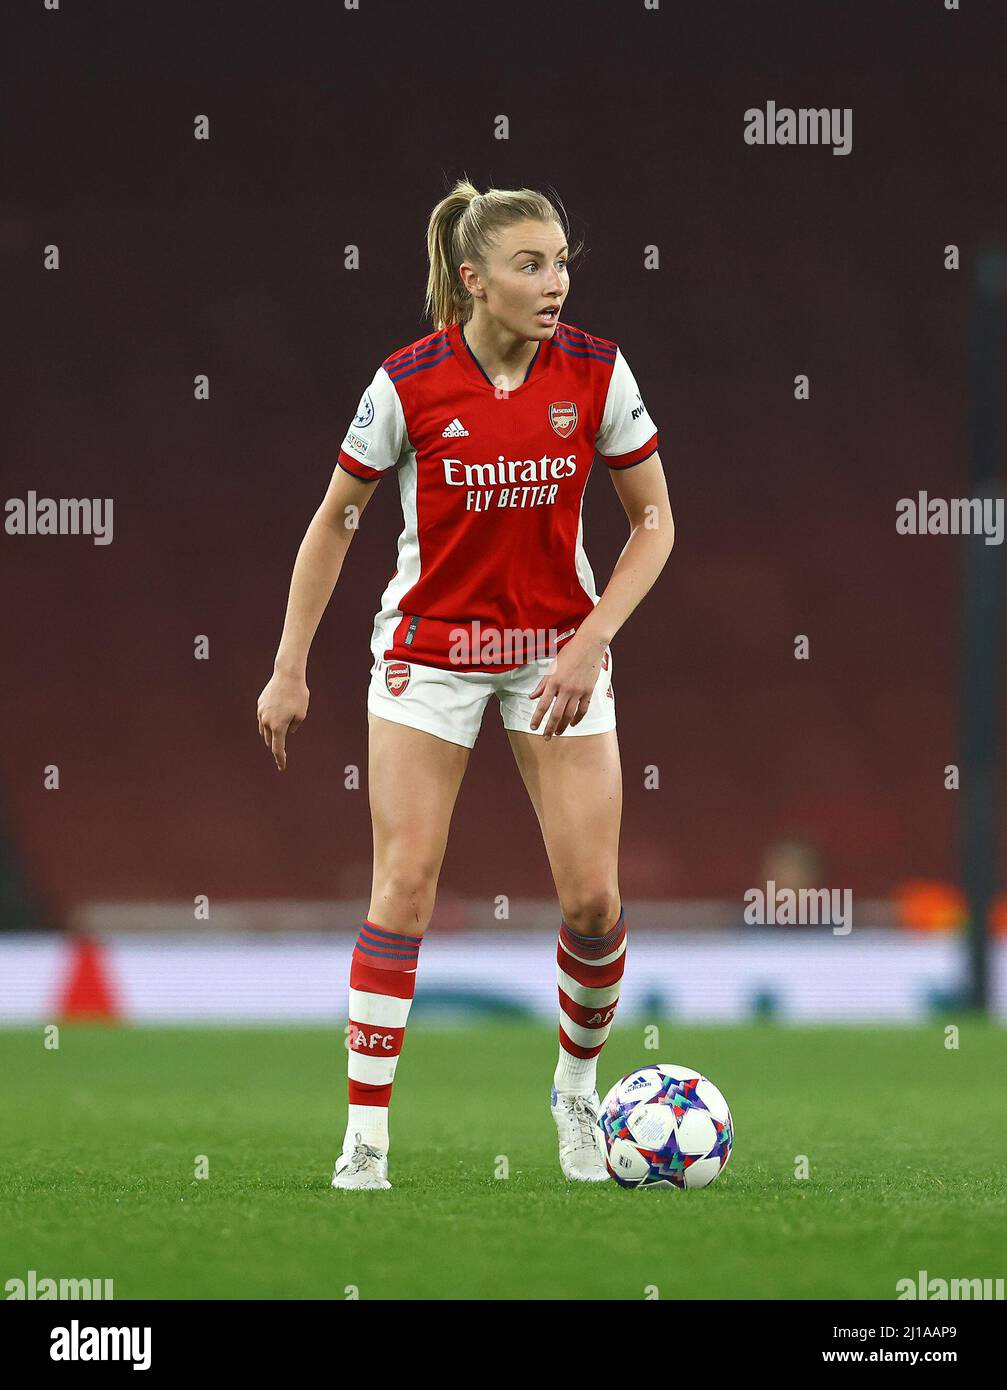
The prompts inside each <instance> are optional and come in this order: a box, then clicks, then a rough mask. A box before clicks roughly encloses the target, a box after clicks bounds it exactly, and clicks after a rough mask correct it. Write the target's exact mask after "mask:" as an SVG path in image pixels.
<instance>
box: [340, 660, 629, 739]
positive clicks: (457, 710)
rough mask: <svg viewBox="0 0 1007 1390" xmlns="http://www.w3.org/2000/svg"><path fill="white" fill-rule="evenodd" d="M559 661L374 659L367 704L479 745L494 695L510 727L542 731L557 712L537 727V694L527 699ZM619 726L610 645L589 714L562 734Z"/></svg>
mask: <svg viewBox="0 0 1007 1390" xmlns="http://www.w3.org/2000/svg"><path fill="white" fill-rule="evenodd" d="M554 664H555V658H553V657H543V658H542V659H541V660H539V661H529V662H528V663H527V665H525V666H518V667H517V668H516V669H515V670H513V671H445V670H441V668H440V667H438V666H421V665H419V663H418V662H415V661H385V660H384V659H383V658H381V659H379V660H377V661H375V663H374V665H373V666H372V667H371V683H370V686H369V688H368V691H367V708H368V709H369V710H370V712H371V713H372V714H377V715H380V717H381V718H382V719H391V720H392V721H393V723H395V724H408V725H409V727H410V728H412V729H422V730H424V731H425V732H426V733H428V734H436V736H437V737H438V738H443V739H447V741H448V742H449V743H460V744H461V745H462V746H463V747H465V748H472V747H474V746H475V741H476V737H477V735H478V733H479V726H480V725H481V724H482V719H483V711H484V710H485V708H486V704H487V701H488V700H489V698H490V696H491V695H496V697H497V699H498V700H499V701H500V715H501V718H502V719H503V723H504V728H505V729H514V730H515V731H517V732H519V733H525V734H542V733H544V732H545V728H546V725H547V724H548V723H549V718H550V715H551V713H552V706H550V708H549V709H548V710H547V711H546V713H545V714H544V715H543V717H542V719H541V721H540V722H539V726H538V728H537V729H533V728H532V727H531V717H532V715H533V714H534V713H535V710H536V709H537V707H538V703H539V700H538V697H537V698H536V699H534V700H530V699H529V698H528V695H529V692H530V691H532V690H534V689H535V687H536V686H537V685H538V683H539V681H540V680H541V679H542V677H543V676H544V675H546V674H547V673H548V671H549V670H550V669H551V667H552V666H553V665H554ZM614 728H615V695H614V694H613V692H612V652H611V649H610V648H606V649H605V655H604V657H603V658H602V663H601V666H600V667H599V668H598V681H597V684H596V685H595V687H594V692H593V693H592V695H591V703H590V704H589V705H588V709H587V713H586V714H585V715H584V718H583V719H582V720H581V721H580V723H579V724H575V725H574V724H568V725H567V727H566V728H565V729H564V731H563V733H562V734H561V735H560V737H561V738H576V737H578V736H579V735H582V734H604V733H607V732H608V731H609V730H610V729H614Z"/></svg>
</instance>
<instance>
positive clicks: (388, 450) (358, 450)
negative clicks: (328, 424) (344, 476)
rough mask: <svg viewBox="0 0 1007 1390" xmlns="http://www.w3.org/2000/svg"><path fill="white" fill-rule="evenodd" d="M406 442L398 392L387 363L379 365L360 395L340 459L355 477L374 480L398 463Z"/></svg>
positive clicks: (340, 451)
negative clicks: (386, 367)
mask: <svg viewBox="0 0 1007 1390" xmlns="http://www.w3.org/2000/svg"><path fill="white" fill-rule="evenodd" d="M407 443H408V440H407V437H406V420H405V415H404V414H403V411H402V402H401V401H400V400H399V393H398V392H397V391H396V389H395V386H394V385H393V383H392V379H391V377H390V376H389V375H388V373H387V372H386V371H385V369H384V367H379V368H378V370H377V371H376V372H375V373H374V379H373V381H372V382H371V384H370V386H368V388H367V390H366V391H365V392H364V394H363V395H362V396H361V397H360V405H359V406H358V407H357V413H356V415H354V417H353V420H352V422H351V423H350V427H349V429H348V430H347V431H346V438H345V439H344V440H343V443H342V446H341V448H340V450H339V462H340V464H341V465H342V466H343V468H345V469H346V471H347V472H348V473H352V474H353V476H354V477H355V478H363V479H366V480H367V481H368V482H374V481H375V480H376V479H378V478H380V477H381V475H382V473H387V472H388V470H389V469H390V468H394V467H395V465H396V464H397V463H398V462H399V459H400V458H401V457H402V454H403V452H404V450H405V448H406V445H407Z"/></svg>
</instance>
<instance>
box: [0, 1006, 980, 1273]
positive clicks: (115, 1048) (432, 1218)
mask: <svg viewBox="0 0 1007 1390" xmlns="http://www.w3.org/2000/svg"><path fill="white" fill-rule="evenodd" d="M956 1021H957V1023H958V1024H959V1026H960V1046H959V1048H958V1049H957V1050H949V1049H947V1048H946V1047H945V1033H944V1024H943V1022H939V1021H935V1022H933V1023H932V1024H929V1025H927V1026H925V1027H918V1028H915V1027H914V1028H877V1029H839V1028H786V1027H779V1026H775V1025H773V1024H771V1023H764V1024H753V1025H747V1026H731V1027H715V1028H711V1027H705V1028H696V1027H681V1026H678V1025H673V1024H672V1023H670V1022H664V1023H663V1024H661V1026H660V1028H661V1032H660V1044H661V1045H660V1050H659V1051H648V1050H646V1049H645V1047H644V1030H643V1027H642V1026H625V1027H623V1028H622V1029H615V1030H614V1031H613V1033H612V1035H611V1037H610V1039H609V1041H608V1044H607V1046H606V1048H605V1051H604V1052H603V1054H602V1057H601V1064H600V1068H599V1089H600V1090H601V1091H602V1092H603V1093H604V1091H605V1090H606V1089H607V1088H608V1086H610V1085H611V1084H612V1082H613V1081H615V1080H616V1079H617V1078H618V1076H620V1075H622V1074H623V1073H625V1072H628V1071H631V1070H633V1068H634V1067H636V1066H639V1065H643V1064H645V1063H647V1062H653V1061H661V1060H664V1061H671V1062H680V1063H684V1064H686V1065H689V1066H693V1067H698V1068H699V1069H700V1070H702V1071H704V1072H705V1073H706V1074H707V1075H708V1076H710V1077H711V1079H712V1080H714V1081H715V1082H716V1083H717V1085H718V1086H720V1088H721V1089H722V1090H723V1091H724V1093H725V1095H726V1096H727V1098H728V1101H729V1103H730V1105H731V1108H732V1111H733V1114H734V1118H735V1123H736V1126H737V1141H736V1144H735V1149H734V1154H733V1156H732V1158H731V1161H730V1162H729V1164H728V1166H727V1168H726V1169H725V1170H724V1173H723V1175H722V1176H721V1177H720V1178H719V1179H718V1180H717V1182H716V1183H714V1184H713V1186H712V1187H710V1188H708V1189H705V1190H702V1191H698V1192H679V1191H676V1190H666V1189H661V1190H655V1191H649V1192H629V1191H624V1190H622V1189H620V1188H618V1187H617V1186H616V1185H615V1183H607V1184H599V1185H597V1186H593V1187H592V1186H586V1185H585V1186H582V1185H577V1184H571V1183H568V1182H566V1180H565V1179H564V1178H563V1176H562V1174H561V1173H560V1170H559V1164H558V1161H557V1146H556V1135H555V1127H554V1125H553V1122H552V1118H551V1116H550V1113H549V1090H550V1085H551V1080H552V1071H553V1066H554V1063H555V1056H556V1046H557V1044H556V1037H555V1029H554V1028H552V1027H549V1026H545V1025H539V1024H528V1023H518V1022H515V1023H501V1022H494V1023H492V1024H489V1023H488V1024H486V1025H477V1026H468V1025H467V1026H465V1027H456V1028H443V1027H437V1026H435V1025H434V1023H433V1022H432V1021H427V1019H425V1018H422V1017H417V1018H416V1020H415V1022H414V1021H412V1020H411V1021H410V1027H409V1032H408V1034H407V1037H406V1043H405V1048H404V1051H403V1056H402V1060H401V1062H400V1065H399V1069H398V1073H397V1076H396V1081H395V1091H394V1095H393V1104H392V1111H391V1135H392V1148H391V1156H390V1170H389V1176H390V1179H391V1181H392V1184H393V1190H392V1191H390V1192H377V1193H366V1192H362V1193H361V1192H334V1191H332V1190H331V1189H330V1187H329V1180H330V1177H331V1171H332V1164H333V1161H334V1159H335V1157H336V1152H337V1148H338V1145H339V1143H340V1142H341V1139H342V1131H343V1124H344V1119H345V1113H346V1112H345V1095H346V1091H345V1085H346V1083H345V1073H346V1060H345V1059H346V1053H345V1049H344V1046H343V1034H342V1028H341V1026H340V1027H333V1028H332V1029H331V1030H322V1029H315V1028H310V1029H309V1028H284V1029H266V1028H258V1029H255V1028H245V1029H233V1028H219V1029H208V1028H199V1029H196V1028H185V1029H179V1028H163V1029H162V1028H152V1029H141V1028H106V1027H100V1026H98V1027H84V1026H69V1025H68V1026H64V1027H63V1028H62V1029H61V1031H60V1046H59V1048H58V1050H47V1049H46V1048H45V1047H44V1046H43V1036H44V1035H43V1029H42V1027H38V1028H32V1029H24V1028H20V1029H8V1030H5V1031H4V1032H2V1033H0V1053H2V1056H3V1066H2V1067H0V1115H2V1116H3V1125H2V1133H0V1284H2V1283H4V1282H5V1281H6V1280H7V1279H10V1278H21V1279H24V1278H26V1277H27V1274H28V1271H29V1270H30V1269H34V1270H36V1271H37V1274H38V1277H39V1278H41V1277H51V1278H57V1279H58V1278H60V1277H64V1278H80V1277H90V1278H94V1279H97V1278H103V1279H106V1278H112V1279H113V1280H114V1283H115V1297H116V1298H118V1299H122V1298H199V1299H214V1298H221V1299H227V1298H242V1297H247V1298H288V1297H289V1298H309V1299H345V1298H347V1297H351V1296H353V1291H354V1290H356V1291H358V1296H359V1297H360V1298H362V1299H386V1298H391V1299H405V1298H428V1299H479V1298H502V1299H525V1298H531V1299H571V1298H572V1299H580V1298H597V1299H612V1298H615V1299H643V1298H645V1297H647V1296H650V1297H654V1296H655V1294H654V1292H653V1290H654V1289H656V1296H657V1297H660V1298H661V1299H683V1298H684V1299H689V1298H880V1299H894V1298H895V1297H896V1281H897V1280H898V1279H900V1278H912V1279H915V1278H916V1275H917V1271H918V1270H920V1269H925V1270H927V1271H928V1274H929V1275H930V1277H935V1276H936V1277H943V1278H957V1277H976V1278H977V1277H995V1276H1000V1277H1002V1276H1003V1274H1004V1267H1003V1251H1004V1248H1005V1247H1004V1231H1005V1216H1007V1205H1005V1193H1007V1183H1005V1174H1007V1167H1005V1158H1004V1142H1003V1136H1004V1133H1005V1120H1007V1089H1005V1087H1004V1086H1003V1084H1002V1077H1003V1065H1004V1062H1003V1059H1004V1031H1003V1030H1002V1029H1000V1028H997V1027H995V1026H992V1025H990V1024H988V1023H986V1022H983V1021H981V1020H978V1019H970V1018H960V1019H958V1020H956ZM802 1154H803V1155H806V1156H807V1160H808V1165H809V1176H808V1178H807V1179H806V1180H802V1179H799V1178H796V1177H795V1166H796V1163H797V1161H798V1156H799V1155H802ZM199 1155H205V1156H206V1158H207V1159H208V1163H209V1176H208V1177H207V1178H205V1179H197V1178H195V1177H194V1176H193V1174H194V1170H195V1165H196V1162H197V1159H198V1156H199ZM500 1156H505V1157H506V1159H507V1163H508V1165H509V1177H507V1178H505V1179H504V1178H499V1177H497V1176H495V1174H496V1172H497V1170H498V1167H499V1166H500V1165H499V1160H500ZM648 1290H650V1291H651V1292H650V1294H649V1295H648V1292H647V1291H648Z"/></svg>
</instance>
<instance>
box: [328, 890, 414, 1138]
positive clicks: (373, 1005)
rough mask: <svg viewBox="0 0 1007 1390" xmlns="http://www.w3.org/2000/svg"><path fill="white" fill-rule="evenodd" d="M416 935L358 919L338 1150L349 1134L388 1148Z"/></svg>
mask: <svg viewBox="0 0 1007 1390" xmlns="http://www.w3.org/2000/svg"><path fill="white" fill-rule="evenodd" d="M422 940H423V938H422V937H421V936H406V935H404V934H403V933H402V932H393V931H388V930H386V929H385V928H384V927H378V926H375V924H374V923H373V922H370V921H368V920H367V919H366V918H365V919H364V924H363V926H362V927H361V928H360V931H359V933H358V935H357V940H356V944H355V946H354V947H353V957H352V959H351V962H350V1020H349V1022H350V1031H349V1050H348V1054H347V1073H348V1077H349V1115H348V1118H347V1121H346V1137H345V1139H344V1140H343V1152H344V1153H347V1152H349V1150H350V1149H351V1148H352V1147H353V1139H354V1135H356V1134H359V1135H360V1136H361V1138H362V1139H363V1141H364V1143H365V1144H370V1145H372V1147H374V1148H377V1149H380V1150H381V1151H382V1153H387V1152H388V1106H389V1102H390V1101H391V1098H392V1081H393V1080H394V1078H395V1068H396V1066H397V1065H398V1060H399V1053H400V1052H401V1051H402V1038H403V1036H404V1034H405V1031H406V1020H407V1019H408V1017H409V1008H410V1005H411V1004H412V1002H413V991H414V989H415V988H416V965H417V962H418V960H419V952H420V942H421V941H422Z"/></svg>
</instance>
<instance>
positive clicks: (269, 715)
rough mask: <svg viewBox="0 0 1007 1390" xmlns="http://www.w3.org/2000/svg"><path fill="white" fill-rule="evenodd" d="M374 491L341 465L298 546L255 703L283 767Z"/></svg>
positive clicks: (269, 745) (268, 742) (262, 727)
mask: <svg viewBox="0 0 1007 1390" xmlns="http://www.w3.org/2000/svg"><path fill="white" fill-rule="evenodd" d="M373 492H374V483H370V482H367V483H365V482H364V481H363V480H362V479H360V478H355V477H354V476H353V474H352V473H348V472H347V471H346V469H345V468H340V467H338V466H337V467H336V469H335V470H334V472H333V474H332V479H331V481H330V483H329V487H328V491H327V492H326V494H325V496H324V498H323V499H322V502H321V505H320V506H319V508H318V510H317V511H316V512H315V514H314V516H313V517H312V518H311V521H310V522H309V523H308V529H307V530H306V531H305V533H304V539H303V540H302V541H301V544H300V547H299V549H298V551H297V559H296V560H295V561H294V570H293V574H292V575H291V578H290V592H289V594H288V596H287V612H286V617H285V618H284V622H283V632H282V635H281V637H280V645H279V647H278V648H277V651H276V658H275V661H274V663H273V675H272V676H271V678H270V679H269V681H268V682H267V683H266V686H265V688H264V689H263V691H262V694H261V695H260V696H259V700H258V705H257V707H256V722H257V723H258V726H259V734H260V735H261V737H262V739H263V740H264V742H265V744H266V747H267V748H269V749H270V750H271V751H272V754H273V757H274V759H275V760H276V766H277V767H278V768H279V770H280V771H281V772H284V771H285V770H286V766H287V754H286V746H285V744H286V737H287V735H288V734H292V733H293V732H294V731H295V730H296V729H298V728H299V727H300V725H301V724H303V722H304V720H305V718H306V717H307V713H308V686H307V667H308V651H309V649H310V647H311V643H312V640H313V638H314V636H315V633H316V631H317V630H318V624H319V622H320V621H321V618H322V614H323V613H324V612H325V607H326V605H327V603H328V601H329V599H330V598H331V597H332V591H333V589H334V588H335V587H336V580H337V579H338V578H339V574H340V571H341V570H342V567H343V561H344V559H345V558H346V552H347V551H348V550H349V548H350V543H351V541H352V540H353V537H354V535H355V534H356V527H357V523H358V522H359V520H360V517H361V516H362V515H363V511H364V508H365V507H366V506H367V503H368V502H369V501H370V499H371V496H372V495H373Z"/></svg>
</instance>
